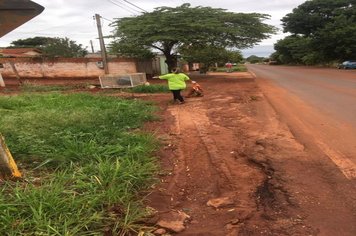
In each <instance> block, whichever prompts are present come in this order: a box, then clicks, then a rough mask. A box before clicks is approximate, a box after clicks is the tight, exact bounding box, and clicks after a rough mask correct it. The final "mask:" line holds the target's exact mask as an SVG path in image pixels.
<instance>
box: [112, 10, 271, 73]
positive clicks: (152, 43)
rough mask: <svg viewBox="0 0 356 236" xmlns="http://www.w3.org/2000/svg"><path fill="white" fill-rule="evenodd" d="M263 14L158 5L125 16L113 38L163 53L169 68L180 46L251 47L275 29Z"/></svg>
mask: <svg viewBox="0 0 356 236" xmlns="http://www.w3.org/2000/svg"><path fill="white" fill-rule="evenodd" d="M268 18H269V16H268V15H266V14H258V13H249V14H245V13H234V12H227V11H226V10H224V9H216V8H211V7H201V6H199V7H191V6H190V4H183V5H181V6H178V7H174V8H172V7H159V8H156V9H155V10H154V11H153V12H148V13H143V14H142V15H139V16H136V17H125V18H120V19H117V20H116V21H115V23H114V24H113V26H114V27H115V30H114V37H116V41H115V42H113V43H112V48H114V45H115V44H120V42H125V43H127V42H130V43H131V44H132V45H141V46H144V47H150V48H151V49H155V50H158V51H160V52H161V53H163V54H164V55H165V57H166V63H167V64H168V67H169V69H171V68H172V67H174V66H176V63H177V57H176V53H177V50H178V48H179V47H180V46H182V45H184V44H189V45H196V44H198V45H207V46H213V47H222V48H225V47H235V48H240V49H241V48H246V47H251V46H253V45H255V44H257V43H258V42H260V41H261V40H263V39H266V38H268V37H269V36H270V34H272V33H274V31H275V28H274V27H273V26H271V25H268V24H265V23H263V21H264V20H266V19H268Z"/></svg>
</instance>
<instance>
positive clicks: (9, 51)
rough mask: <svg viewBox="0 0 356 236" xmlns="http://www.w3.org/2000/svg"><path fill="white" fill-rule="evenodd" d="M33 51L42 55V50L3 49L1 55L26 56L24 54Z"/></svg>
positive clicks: (0, 51)
mask: <svg viewBox="0 0 356 236" xmlns="http://www.w3.org/2000/svg"><path fill="white" fill-rule="evenodd" d="M31 51H35V52H37V53H41V50H39V49H37V48H3V49H0V53H2V54H11V55H18V54H24V53H27V52H31Z"/></svg>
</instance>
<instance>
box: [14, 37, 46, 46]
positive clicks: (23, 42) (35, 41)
mask: <svg viewBox="0 0 356 236" xmlns="http://www.w3.org/2000/svg"><path fill="white" fill-rule="evenodd" d="M52 40H53V38H49V37H34V38H27V39H18V40H15V41H12V42H11V45H12V46H11V47H24V48H42V47H44V46H46V45H47V44H48V43H49V42H50V41H52Z"/></svg>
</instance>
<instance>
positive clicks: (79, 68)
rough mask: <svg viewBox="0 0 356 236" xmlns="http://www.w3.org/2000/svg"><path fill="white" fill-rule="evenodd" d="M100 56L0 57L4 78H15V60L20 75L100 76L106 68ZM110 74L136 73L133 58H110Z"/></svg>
mask: <svg viewBox="0 0 356 236" xmlns="http://www.w3.org/2000/svg"><path fill="white" fill-rule="evenodd" d="M100 61H101V60H100V58H55V59H43V58H0V63H2V64H3V65H4V68H3V69H0V73H1V74H2V76H3V77H4V78H15V77H16V74H15V73H14V71H13V69H12V67H11V65H10V62H13V63H14V65H15V67H16V69H17V71H18V73H19V75H20V77H21V78H22V79H26V78H49V79H50V78H98V77H99V76H100V75H103V74H104V70H103V69H101V68H100V67H99V66H98V62H100ZM108 66H109V73H110V74H130V73H136V72H137V68H136V62H135V61H134V60H132V59H121V58H111V59H109V63H108Z"/></svg>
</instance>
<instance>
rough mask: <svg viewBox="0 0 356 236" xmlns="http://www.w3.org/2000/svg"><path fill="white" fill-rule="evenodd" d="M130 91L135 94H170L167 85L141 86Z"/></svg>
mask: <svg viewBox="0 0 356 236" xmlns="http://www.w3.org/2000/svg"><path fill="white" fill-rule="evenodd" d="M128 91H130V92H133V93H169V92H170V91H169V88H168V86H167V85H161V84H151V85H139V86H136V87H133V88H130V89H129V90H128Z"/></svg>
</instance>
